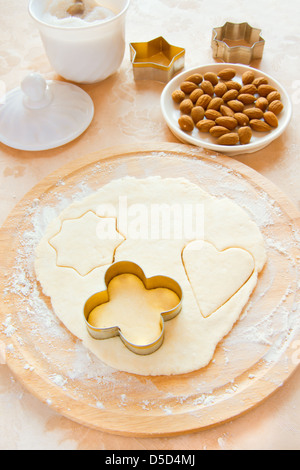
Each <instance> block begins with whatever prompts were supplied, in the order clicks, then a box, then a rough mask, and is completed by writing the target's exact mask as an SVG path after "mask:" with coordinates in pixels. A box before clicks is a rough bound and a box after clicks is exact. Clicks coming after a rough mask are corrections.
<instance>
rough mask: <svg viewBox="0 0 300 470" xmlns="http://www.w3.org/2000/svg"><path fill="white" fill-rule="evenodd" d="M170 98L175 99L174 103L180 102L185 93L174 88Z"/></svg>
mask: <svg viewBox="0 0 300 470" xmlns="http://www.w3.org/2000/svg"><path fill="white" fill-rule="evenodd" d="M172 98H173V100H174V101H175V103H181V101H183V100H184V99H185V93H183V91H181V90H175V91H173V93H172Z"/></svg>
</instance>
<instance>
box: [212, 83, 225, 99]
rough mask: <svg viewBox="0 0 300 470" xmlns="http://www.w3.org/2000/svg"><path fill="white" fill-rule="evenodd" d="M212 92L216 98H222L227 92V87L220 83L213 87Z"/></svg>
mask: <svg viewBox="0 0 300 470" xmlns="http://www.w3.org/2000/svg"><path fill="white" fill-rule="evenodd" d="M214 91H215V95H216V96H219V97H222V96H223V95H224V93H226V91H227V86H226V85H225V83H223V82H220V83H218V85H216V86H215V90H214Z"/></svg>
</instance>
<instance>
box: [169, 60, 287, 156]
mask: <svg viewBox="0 0 300 470" xmlns="http://www.w3.org/2000/svg"><path fill="white" fill-rule="evenodd" d="M228 67H232V68H234V69H235V70H236V71H237V74H236V76H235V78H234V80H235V81H239V82H240V83H242V80H241V77H242V75H243V73H244V72H246V71H247V70H251V71H253V72H254V74H255V77H260V76H262V77H265V78H267V79H268V82H269V84H270V85H272V86H273V87H274V88H276V89H277V90H278V91H279V93H280V94H281V101H282V103H283V105H284V109H283V111H282V112H281V113H280V115H279V116H278V120H279V126H278V127H277V128H276V129H272V130H271V131H270V132H268V133H261V132H254V131H253V136H252V139H251V141H250V143H249V144H247V145H240V144H237V145H218V144H217V143H216V139H215V138H213V137H212V136H211V135H210V134H209V133H203V132H199V131H198V129H197V128H196V127H195V128H194V130H193V131H192V132H184V131H183V130H181V128H180V127H179V124H178V119H179V117H180V115H181V112H180V110H179V105H177V104H176V103H175V102H174V101H173V99H172V93H173V91H175V90H177V89H180V84H181V83H182V82H183V81H184V80H185V79H186V78H187V77H189V76H190V75H192V74H194V73H200V74H201V75H204V74H205V73H206V72H215V73H218V72H219V71H220V70H222V69H224V68H228ZM161 109H162V113H163V116H164V119H165V121H166V123H167V125H168V127H169V129H170V130H171V132H172V133H173V134H174V135H175V137H177V138H178V139H179V140H180V141H181V142H184V143H189V144H192V145H196V146H198V147H203V148H207V149H209V150H215V151H217V152H220V153H225V154H226V155H229V156H233V155H238V154H243V153H253V152H257V151H258V150H261V149H263V148H264V147H266V146H267V145H269V144H270V143H271V142H273V141H274V140H275V139H277V138H278V137H279V136H280V135H281V134H282V133H283V132H284V131H285V129H286V128H287V126H288V124H289V122H290V120H291V116H292V103H291V100H290V98H289V96H288V94H287V92H286V90H285V89H284V88H283V87H282V85H280V83H279V82H277V80H275V79H274V78H272V77H271V76H270V75H268V74H266V73H264V72H262V71H261V70H258V69H254V68H252V67H248V66H246V65H240V64H227V63H226V64H224V63H213V64H206V65H202V66H199V67H195V68H192V69H189V70H186V71H185V72H182V73H181V74H179V75H177V76H176V77H175V78H173V80H171V81H170V82H169V83H168V84H167V85H166V87H165V88H164V90H163V92H162V95H161Z"/></svg>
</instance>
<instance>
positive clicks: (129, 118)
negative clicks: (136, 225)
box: [0, 0, 300, 450]
mask: <svg viewBox="0 0 300 470" xmlns="http://www.w3.org/2000/svg"><path fill="white" fill-rule="evenodd" d="M241 5H242V6H241V7H240V8H238V7H237V2H235V1H233V0H222V1H221V0H215V1H214V2H213V3H212V2H211V1H208V0H202V1H200V0H151V2H149V1H148V0H132V3H131V6H130V9H129V11H128V17H127V35H126V41H127V46H128V44H129V42H144V41H148V40H151V39H154V38H156V37H158V36H160V35H162V36H164V38H165V39H166V40H167V41H168V42H170V43H171V44H174V45H178V46H180V47H184V48H186V68H191V67H196V66H198V65H201V64H203V63H209V62H213V59H212V52H211V48H210V41H211V31H212V28H213V27H214V26H220V25H222V24H224V22H225V21H227V20H231V21H234V22H242V21H248V22H249V23H250V24H251V25H252V26H254V27H258V28H261V29H262V36H263V37H264V39H265V40H266V46H265V51H264V57H263V60H262V61H261V62H260V63H258V62H256V63H252V64H251V65H252V66H255V67H257V68H260V69H262V70H264V71H265V72H266V73H268V74H270V75H272V76H273V77H274V78H276V79H277V80H278V81H279V82H280V83H281V84H282V85H283V86H284V87H285V88H286V90H287V91H288V93H289V95H290V97H291V99H292V103H293V108H294V114H293V118H292V122H291V124H290V126H289V128H288V130H287V131H286V132H285V133H284V134H283V135H282V136H281V137H280V138H279V139H278V140H276V141H275V142H273V143H272V144H271V145H270V146H269V147H267V148H266V149H264V150H262V151H259V152H257V153H254V154H250V155H245V156H243V155H240V156H238V157H236V159H237V160H239V161H241V162H243V163H245V164H247V165H249V166H251V167H252V168H254V169H255V170H257V171H259V172H260V173H262V174H263V175H264V176H266V177H267V178H269V179H270V180H271V181H273V182H274V183H275V184H277V185H278V186H279V188H280V189H281V190H283V191H284V192H285V193H286V194H287V196H288V197H289V198H290V200H291V201H292V202H293V203H294V204H295V205H296V206H297V207H298V209H300V186H299V170H300V157H299V156H300V136H299V119H300V112H299V105H300V62H299V54H298V51H299V46H300V35H299V19H300V18H299V17H300V14H299V5H298V2H296V1H295V0H288V2H281V1H278V0H272V1H270V0H260V1H259V0H252V2H248V3H246V2H241ZM0 11H1V17H0V94H1V91H3V90H5V89H6V90H7V91H9V90H11V89H12V88H14V87H16V86H19V84H20V81H21V80H22V79H23V78H24V77H25V76H26V75H27V74H28V73H29V72H32V71H38V72H40V73H42V74H43V75H44V76H45V77H46V78H56V74H55V73H54V72H53V70H52V69H51V67H50V65H49V62H48V60H47V57H46V55H45V53H44V49H43V46H42V43H41V40H40V38H39V34H38V31H37V30H36V29H35V27H34V25H33V24H32V21H31V19H30V18H29V15H28V13H27V1H26V0H21V1H20V0H10V1H9V2H7V1H4V0H0ZM163 86H164V85H163V84H161V83H158V82H152V81H145V82H135V81H134V79H133V74H132V68H131V64H130V59H129V46H128V47H127V48H126V56H125V59H124V62H123V64H122V67H121V68H120V70H119V72H118V73H117V74H115V75H114V76H113V77H111V78H109V79H107V80H106V81H104V82H102V83H99V84H96V85H89V86H83V87H82V88H83V89H84V90H85V91H87V92H88V93H89V94H90V96H91V97H92V99H93V101H94V104H95V117H94V120H93V122H92V124H91V126H90V128H89V129H88V130H87V131H86V132H85V134H84V135H82V136H81V137H79V138H78V139H77V140H76V141H74V142H73V143H71V144H68V145H66V146H64V147H61V148H59V149H56V150H50V151H45V152H40V153H30V152H22V151H17V150H13V149H10V148H8V147H5V146H4V145H2V144H0V165H1V166H0V168H1V171H0V200H1V211H0V224H2V223H3V222H4V221H5V219H6V217H7V216H8V214H9V212H10V211H11V210H12V209H13V207H14V206H15V204H16V203H17V202H18V201H19V200H20V199H21V198H22V197H23V196H24V195H25V193H26V192H27V191H28V190H29V189H31V188H32V187H33V186H34V185H35V184H36V183H38V182H39V181H40V180H41V179H42V178H44V177H45V176H47V175H48V174H49V173H51V172H52V171H54V170H55V169H57V168H59V167H60V166H62V165H63V164H65V163H68V162H70V161H72V160H74V159H75V158H79V157H83V156H84V155H85V154H87V153H90V152H93V151H96V150H99V149H103V148H105V147H110V146H115V145H118V144H127V143H128V144H131V143H141V146H142V144H143V142H149V141H150V142H151V141H152V142H163V141H164V142H176V139H175V137H174V136H173V135H172V134H171V132H170V131H169V130H168V128H167V126H166V124H165V122H164V120H163V118H162V114H161V111H160V94H161V92H162V90H163ZM0 97H1V95H0ZM2 356H3V354H2V353H1V350H0V416H1V420H0V449H10V450H14V449H145V448H146V449H149V450H151V449H187V450H188V449H207V450H210V449H219V450H223V449H225V450H229V449H299V448H300V444H299V443H300V416H299V409H300V370H299V368H298V369H297V371H296V372H295V373H294V375H293V376H292V377H291V378H290V380H289V381H288V382H287V383H286V384H285V385H284V386H283V387H281V388H280V389H279V390H278V391H277V392H276V393H275V394H274V395H273V396H272V397H270V398H269V399H268V400H267V401H265V402H264V403H263V404H261V405H260V406H259V407H258V408H256V409H255V410H253V411H251V412H249V413H247V414H246V415H244V416H242V417H240V418H238V419H236V420H234V421H232V422H230V423H227V424H224V425H221V426H217V427H215V428H213V429H211V430H208V431H203V432H200V433H197V434H192V435H188V436H187V435H185V436H180V437H175V438H163V439H158V438H157V439H138V438H137V439H134V438H124V437H118V436H112V435H109V434H105V433H101V432H97V431H93V430H90V429H88V428H85V427H83V426H80V425H77V424H75V423H72V422H71V421H69V420H68V419H66V418H63V417H61V416H59V415H57V414H55V413H54V412H53V411H52V410H51V409H50V408H48V407H47V406H45V405H43V404H42V403H40V402H39V401H38V400H37V399H35V398H34V397H33V396H32V395H30V394H29V393H28V392H27V391H26V390H24V389H23V388H22V386H21V385H20V384H19V383H18V382H16V381H15V380H14V378H13V377H12V375H11V373H10V371H9V369H8V368H7V366H6V365H1V362H4V361H3V360H2V359H3V358H2Z"/></svg>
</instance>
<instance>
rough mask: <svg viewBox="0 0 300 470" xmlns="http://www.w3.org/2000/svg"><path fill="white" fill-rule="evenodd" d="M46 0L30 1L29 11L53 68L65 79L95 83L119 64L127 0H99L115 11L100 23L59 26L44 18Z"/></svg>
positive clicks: (110, 73)
mask: <svg viewBox="0 0 300 470" xmlns="http://www.w3.org/2000/svg"><path fill="white" fill-rule="evenodd" d="M48 3H49V0H30V2H29V13H30V15H31V16H32V18H33V19H34V21H35V22H36V24H37V26H38V28H39V32H40V35H41V38H42V41H43V44H44V47H45V51H46V54H47V56H48V59H49V61H50V63H51V65H52V67H53V69H54V70H55V71H56V72H57V73H58V74H59V75H61V76H62V77H63V78H65V79H66V80H70V81H73V82H77V83H95V82H99V81H102V80H104V79H105V78H107V77H109V76H110V75H112V74H113V73H115V72H116V71H117V70H118V68H119V67H120V65H121V63H122V61H123V58H124V52H125V17H126V12H127V9H128V6H129V3H130V0H102V1H101V6H103V7H105V8H108V9H110V10H112V11H113V12H114V14H115V15H114V16H113V17H112V18H110V19H107V20H105V21H103V22H94V23H86V24H85V25H84V26H80V27H78V26H75V27H74V26H72V27H70V26H66V25H64V26H61V25H56V24H55V25H54V24H50V23H47V22H45V21H44V19H43V16H44V13H45V11H46V9H47V4H48Z"/></svg>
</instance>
